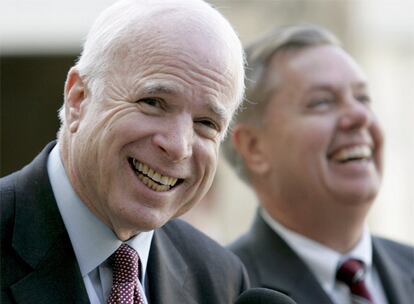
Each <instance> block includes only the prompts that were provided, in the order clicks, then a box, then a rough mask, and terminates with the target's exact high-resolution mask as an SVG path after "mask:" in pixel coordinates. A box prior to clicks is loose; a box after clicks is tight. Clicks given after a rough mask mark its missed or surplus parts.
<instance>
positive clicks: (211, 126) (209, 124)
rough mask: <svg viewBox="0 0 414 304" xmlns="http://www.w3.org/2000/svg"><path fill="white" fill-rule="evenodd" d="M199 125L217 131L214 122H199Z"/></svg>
mask: <svg viewBox="0 0 414 304" xmlns="http://www.w3.org/2000/svg"><path fill="white" fill-rule="evenodd" d="M199 123H201V124H202V125H204V126H206V127H208V128H211V129H214V130H218V129H219V128H218V127H217V125H216V124H215V123H214V122H212V121H210V120H200V121H199Z"/></svg>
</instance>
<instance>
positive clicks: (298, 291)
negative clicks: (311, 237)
mask: <svg viewBox="0 0 414 304" xmlns="http://www.w3.org/2000/svg"><path fill="white" fill-rule="evenodd" d="M230 249H231V250H232V251H233V252H234V253H236V254H237V255H238V256H239V257H240V259H241V260H242V261H243V263H244V264H245V266H246V269H247V272H248V274H249V277H250V284H251V286H252V287H266V288H270V289H274V290H278V291H281V292H283V293H285V294H287V295H289V296H290V297H292V298H293V299H294V300H295V301H296V302H297V303H298V304H312V303H314V304H328V303H332V301H331V299H330V298H329V296H328V295H327V294H326V293H325V291H324V290H323V288H322V287H321V286H320V285H319V283H318V281H317V279H316V277H315V276H314V275H313V273H312V272H311V270H310V269H309V268H308V266H307V265H306V264H305V263H304V262H303V261H302V259H301V258H300V257H299V256H298V255H297V254H296V253H295V252H293V250H292V249H291V248H290V247H289V245H288V244H287V243H286V242H285V241H284V240H283V239H282V238H281V237H280V236H279V235H278V234H276V233H275V232H274V230H272V229H271V228H270V227H269V226H268V225H267V223H266V222H265V221H264V220H263V219H262V217H261V216H259V215H257V216H256V219H255V222H254V224H253V226H252V227H251V229H250V231H248V233H246V234H245V235H244V236H242V237H241V238H240V239H238V240H236V242H234V243H233V244H231V245H230ZM373 263H374V265H375V267H376V268H377V270H378V273H379V276H380V278H381V282H382V284H383V286H384V289H385V293H386V296H387V298H388V301H389V303H390V304H413V303H414V249H413V248H412V247H408V246H404V245H401V244H397V243H395V242H392V241H387V240H384V239H381V238H377V237H373Z"/></svg>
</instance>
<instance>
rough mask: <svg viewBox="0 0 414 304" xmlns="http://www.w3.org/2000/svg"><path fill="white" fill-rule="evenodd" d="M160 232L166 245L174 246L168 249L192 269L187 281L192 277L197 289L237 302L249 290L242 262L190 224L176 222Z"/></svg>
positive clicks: (164, 227) (173, 221)
mask: <svg viewBox="0 0 414 304" xmlns="http://www.w3.org/2000/svg"><path fill="white" fill-rule="evenodd" d="M157 233H158V236H160V239H161V240H162V241H164V243H168V244H170V247H169V248H168V249H165V250H166V251H169V252H170V253H174V252H178V254H179V255H180V256H181V257H182V260H183V261H185V264H186V267H187V268H188V270H189V276H188V277H187V278H191V285H192V286H193V287H194V289H198V290H204V289H206V288H207V289H211V290H216V291H217V294H221V297H223V299H224V298H226V297H230V298H229V299H234V298H235V297H236V296H237V295H238V294H240V293H241V292H242V291H243V290H245V289H246V288H247V287H248V284H249V283H248V278H247V273H246V270H245V268H244V266H243V264H242V262H241V261H240V259H239V258H238V257H237V256H236V255H234V254H233V253H232V252H230V251H229V250H227V249H225V248H224V247H222V246H221V245H220V244H218V243H217V242H216V241H214V240H212V239H211V238H209V237H208V236H206V235H205V234H204V233H202V232H201V231H199V230H197V229H195V228H194V227H192V226H191V225H189V224H188V223H186V222H184V221H182V220H172V221H170V222H169V223H168V224H166V225H165V226H163V227H162V228H161V229H159V231H157ZM171 247H174V249H172V248H171ZM189 284H190V283H189Z"/></svg>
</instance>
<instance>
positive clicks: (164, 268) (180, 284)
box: [148, 228, 197, 304]
mask: <svg viewBox="0 0 414 304" xmlns="http://www.w3.org/2000/svg"><path fill="white" fill-rule="evenodd" d="M150 252H151V254H150V257H149V261H148V280H149V282H148V283H149V289H150V292H149V301H150V303H151V304H163V303H188V304H196V303H197V302H196V301H195V299H194V298H193V296H192V294H191V292H187V290H186V287H187V286H188V285H191V284H186V281H187V280H188V279H191V278H188V267H187V263H186V261H185V260H184V258H183V256H182V255H181V253H180V252H179V250H178V249H177V248H176V246H175V244H174V243H173V242H172V240H171V239H170V238H169V236H168V235H167V233H166V232H165V231H164V230H163V229H162V228H161V229H157V230H156V231H155V233H154V237H153V240H152V245H151V251H150Z"/></svg>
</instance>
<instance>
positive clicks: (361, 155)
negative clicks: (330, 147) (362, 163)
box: [333, 145, 372, 162]
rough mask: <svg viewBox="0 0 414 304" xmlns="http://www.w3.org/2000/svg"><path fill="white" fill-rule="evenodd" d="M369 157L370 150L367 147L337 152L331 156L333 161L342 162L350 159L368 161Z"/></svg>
mask: <svg viewBox="0 0 414 304" xmlns="http://www.w3.org/2000/svg"><path fill="white" fill-rule="evenodd" d="M371 156H372V149H371V148H370V147H369V146H367V145H360V146H354V147H351V148H347V149H342V150H340V151H338V152H337V153H335V154H334V155H333V159H334V160H337V161H341V162H344V161H347V160H351V159H368V158H370V157H371Z"/></svg>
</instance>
